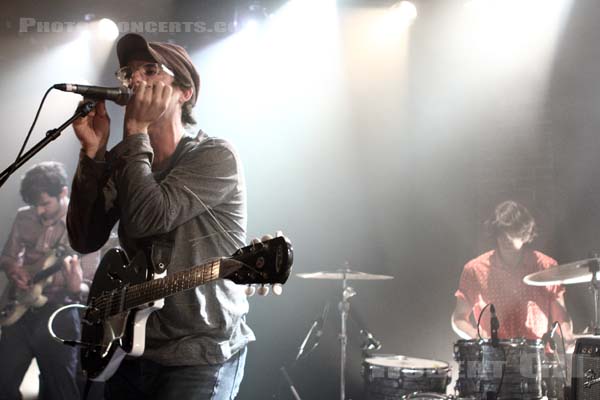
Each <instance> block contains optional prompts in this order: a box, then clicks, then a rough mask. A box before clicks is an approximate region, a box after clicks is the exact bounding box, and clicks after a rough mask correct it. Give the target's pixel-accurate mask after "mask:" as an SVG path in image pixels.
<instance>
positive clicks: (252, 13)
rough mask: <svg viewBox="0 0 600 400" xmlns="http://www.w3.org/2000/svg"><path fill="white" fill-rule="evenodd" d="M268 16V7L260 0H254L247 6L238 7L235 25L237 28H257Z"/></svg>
mask: <svg viewBox="0 0 600 400" xmlns="http://www.w3.org/2000/svg"><path fill="white" fill-rule="evenodd" d="M268 17H269V15H268V13H267V8H266V7H265V6H263V5H262V3H261V2H260V1H257V0H253V1H251V2H250V3H249V4H247V5H245V6H238V7H236V9H235V16H234V25H235V27H236V29H250V30H256V29H257V28H258V26H259V25H260V24H261V23H262V22H263V21H265V20H266V19H268Z"/></svg>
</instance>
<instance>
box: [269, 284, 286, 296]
mask: <svg viewBox="0 0 600 400" xmlns="http://www.w3.org/2000/svg"><path fill="white" fill-rule="evenodd" d="M271 290H272V291H273V294H274V295H275V296H280V295H281V293H283V285H282V284H281V283H275V284H274V285H273V287H272V288H271Z"/></svg>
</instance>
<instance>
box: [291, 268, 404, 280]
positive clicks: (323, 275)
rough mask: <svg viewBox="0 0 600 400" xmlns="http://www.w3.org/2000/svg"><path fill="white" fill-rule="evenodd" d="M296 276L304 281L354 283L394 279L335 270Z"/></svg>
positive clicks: (388, 276)
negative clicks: (346, 281)
mask: <svg viewBox="0 0 600 400" xmlns="http://www.w3.org/2000/svg"><path fill="white" fill-rule="evenodd" d="M296 276H298V277H299V278H304V279H336V280H342V279H346V280H354V281H381V280H386V279H394V277H393V276H390V275H377V274H368V273H366V272H360V271H353V270H351V269H337V270H335V271H320V272H312V273H305V274H296Z"/></svg>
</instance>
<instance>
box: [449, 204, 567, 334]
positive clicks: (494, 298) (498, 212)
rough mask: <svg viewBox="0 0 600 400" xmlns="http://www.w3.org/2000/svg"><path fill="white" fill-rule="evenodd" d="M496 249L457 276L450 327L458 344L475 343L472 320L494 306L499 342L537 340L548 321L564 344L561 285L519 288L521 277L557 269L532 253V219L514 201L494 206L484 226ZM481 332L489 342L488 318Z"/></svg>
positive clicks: (483, 322) (565, 317)
mask: <svg viewBox="0 0 600 400" xmlns="http://www.w3.org/2000/svg"><path fill="white" fill-rule="evenodd" d="M486 228H487V230H488V233H489V234H490V236H491V237H492V238H494V240H495V242H496V248H495V249H494V250H491V251H488V252H486V253H484V254H482V255H480V256H479V257H477V258H475V259H473V260H471V261H469V262H468V263H467V264H466V265H465V267H464V269H463V272H462V276H461V278H460V283H459V287H458V290H457V291H456V293H455V296H456V308H455V310H454V313H453V314H452V327H453V329H454V331H455V332H456V333H457V334H458V335H459V336H460V337H461V338H463V339H473V338H477V327H476V321H477V319H478V318H479V315H480V313H481V311H482V310H483V308H484V307H485V306H486V304H488V303H492V304H494V305H495V309H496V314H497V318H498V321H499V323H500V328H499V330H498V336H499V338H500V339H511V338H526V339H541V338H542V337H543V335H544V333H546V332H547V331H548V329H549V328H550V326H551V325H552V322H553V321H559V322H560V323H561V326H562V330H563V332H564V334H565V339H566V341H567V342H570V341H572V332H573V327H572V323H571V319H570V317H569V315H568V313H567V310H566V307H565V302H564V292H565V290H564V288H563V287H562V286H547V287H534V286H528V285H526V284H525V283H523V277H525V275H528V274H531V273H534V272H537V271H541V270H543V269H546V268H550V267H552V266H554V265H556V261H554V260H553V259H552V258H550V257H548V256H547V255H545V254H542V253H541V252H539V251H534V250H532V249H531V248H530V247H529V245H530V243H531V242H532V241H533V239H534V238H535V235H536V230H535V228H536V225H535V220H534V219H533V217H532V216H531V214H530V213H529V211H528V210H527V208H525V207H524V206H523V205H521V204H519V203H516V202H514V201H505V202H503V203H501V204H499V205H498V206H497V207H496V209H495V212H494V216H493V217H492V218H491V219H490V220H489V221H487V222H486ZM480 332H481V335H482V337H484V338H489V337H490V333H491V327H490V318H482V319H481V326H480Z"/></svg>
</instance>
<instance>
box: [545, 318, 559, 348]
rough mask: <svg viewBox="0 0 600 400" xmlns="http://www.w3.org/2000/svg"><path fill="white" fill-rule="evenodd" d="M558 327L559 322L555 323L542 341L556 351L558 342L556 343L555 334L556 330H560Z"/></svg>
mask: <svg viewBox="0 0 600 400" xmlns="http://www.w3.org/2000/svg"><path fill="white" fill-rule="evenodd" d="M558 325H559V322H558V321H554V323H553V324H552V327H551V328H550V330H549V331H548V332H546V333H544V335H542V341H543V342H544V344H548V345H550V348H551V349H552V350H556V342H555V341H554V334H555V333H556V329H558Z"/></svg>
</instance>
